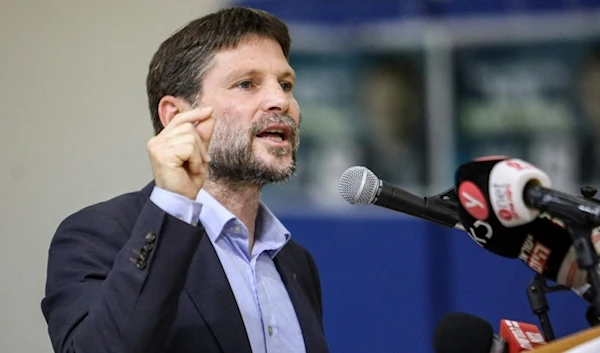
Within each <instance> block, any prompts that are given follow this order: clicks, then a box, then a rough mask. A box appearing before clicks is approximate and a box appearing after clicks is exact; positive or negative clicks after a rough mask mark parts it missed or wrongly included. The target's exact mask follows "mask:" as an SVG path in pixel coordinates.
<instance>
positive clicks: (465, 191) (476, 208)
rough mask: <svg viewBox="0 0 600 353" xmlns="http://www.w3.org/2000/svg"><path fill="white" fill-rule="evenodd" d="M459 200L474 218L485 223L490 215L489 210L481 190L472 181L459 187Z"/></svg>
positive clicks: (465, 182)
mask: <svg viewBox="0 0 600 353" xmlns="http://www.w3.org/2000/svg"><path fill="white" fill-rule="evenodd" d="M458 199H459V200H460V204H461V205H462V207H463V208H464V209H465V210H466V211H467V212H469V214H470V215H471V216H473V218H475V219H478V220H480V221H485V220H486V219H487V218H488V216H489V214H490V211H489V208H488V206H487V202H486V201H485V197H484V196H483V193H482V192H481V190H480V189H479V188H478V187H477V185H475V183H473V182H471V181H463V182H462V183H460V185H459V186H458Z"/></svg>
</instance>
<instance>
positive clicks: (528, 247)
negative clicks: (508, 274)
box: [519, 234, 552, 274]
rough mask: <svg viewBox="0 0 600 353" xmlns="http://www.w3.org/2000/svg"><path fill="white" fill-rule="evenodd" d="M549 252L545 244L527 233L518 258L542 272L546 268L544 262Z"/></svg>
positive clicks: (546, 260) (536, 270)
mask: <svg viewBox="0 0 600 353" xmlns="http://www.w3.org/2000/svg"><path fill="white" fill-rule="evenodd" d="M551 253H552V252H551V251H550V249H549V248H548V247H547V246H545V245H544V244H542V243H540V242H537V241H535V239H534V238H533V236H532V235H531V234H528V235H527V238H525V242H523V246H522V247H521V252H520V253H519V259H521V261H523V262H525V264H527V266H529V268H531V269H532V270H534V271H535V272H537V273H540V274H542V273H544V271H545V270H546V263H547V262H548V258H549V257H550V254H551Z"/></svg>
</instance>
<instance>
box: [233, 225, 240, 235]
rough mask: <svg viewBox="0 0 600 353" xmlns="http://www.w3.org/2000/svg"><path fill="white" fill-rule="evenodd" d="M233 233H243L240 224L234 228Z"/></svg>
mask: <svg viewBox="0 0 600 353" xmlns="http://www.w3.org/2000/svg"><path fill="white" fill-rule="evenodd" d="M233 232H234V233H241V232H242V227H241V226H240V225H239V224H236V225H235V226H234V227H233Z"/></svg>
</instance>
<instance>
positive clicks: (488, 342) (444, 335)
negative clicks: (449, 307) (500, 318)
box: [432, 312, 508, 353]
mask: <svg viewBox="0 0 600 353" xmlns="http://www.w3.org/2000/svg"><path fill="white" fill-rule="evenodd" d="M432 341H433V342H432V345H433V351H434V352H435V353H505V352H507V351H508V345H507V343H506V341H504V340H503V339H502V338H500V337H499V336H497V335H494V329H493V328H492V325H491V324H490V323H489V322H487V321H485V320H483V319H481V318H479V317H477V316H473V315H470V314H466V313H459V312H457V313H448V314H446V315H444V316H443V317H442V318H441V319H440V321H438V323H437V325H436V327H435V329H434V331H433V340H432Z"/></svg>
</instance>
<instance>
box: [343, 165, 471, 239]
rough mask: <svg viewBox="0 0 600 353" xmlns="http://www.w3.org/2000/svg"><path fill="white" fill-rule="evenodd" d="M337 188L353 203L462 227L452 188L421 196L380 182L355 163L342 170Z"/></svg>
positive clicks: (369, 171)
mask: <svg viewBox="0 0 600 353" xmlns="http://www.w3.org/2000/svg"><path fill="white" fill-rule="evenodd" d="M338 191H339V193H340V195H341V196H342V198H343V199H344V200H346V201H347V202H348V203H350V204H353V205H356V204H362V205H366V204H373V205H377V206H380V207H384V208H387V209H390V210H394V211H398V212H402V213H405V214H408V215H411V216H414V217H418V218H421V219H424V220H427V221H430V222H434V223H437V224H439V225H442V226H445V227H449V228H456V229H460V230H465V229H464V228H463V226H462V224H461V223H460V220H459V218H458V214H457V212H456V208H457V205H458V199H457V197H456V192H455V190H454V188H450V189H448V190H446V191H444V192H442V193H440V194H438V195H434V196H431V197H425V198H423V197H419V196H417V195H414V194H412V193H410V192H408V191H405V190H402V189H400V188H397V187H395V186H392V185H390V184H388V183H386V182H384V181H383V180H381V179H379V178H378V177H377V176H376V175H375V173H373V172H372V171H371V170H369V169H368V168H366V167H362V166H355V167H351V168H348V169H347V170H346V171H345V172H344V173H342V175H341V176H340V179H339V182H338Z"/></svg>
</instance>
